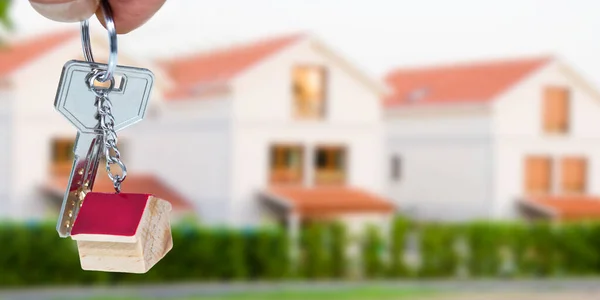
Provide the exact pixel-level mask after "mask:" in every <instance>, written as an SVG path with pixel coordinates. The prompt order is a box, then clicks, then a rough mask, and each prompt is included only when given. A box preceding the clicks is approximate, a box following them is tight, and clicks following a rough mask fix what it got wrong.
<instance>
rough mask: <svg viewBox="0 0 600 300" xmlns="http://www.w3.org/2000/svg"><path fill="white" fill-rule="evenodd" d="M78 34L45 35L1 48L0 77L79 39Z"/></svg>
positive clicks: (73, 32) (59, 33) (67, 32)
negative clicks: (70, 40) (69, 41)
mask: <svg viewBox="0 0 600 300" xmlns="http://www.w3.org/2000/svg"><path fill="white" fill-rule="evenodd" d="M78 34H79V32H78V31H65V32H58V33H45V34H43V35H40V36H36V37H30V38H28V39H26V40H23V41H17V42H14V43H12V44H8V45H4V46H2V47H0V77H3V76H6V75H8V74H10V73H12V72H13V71H15V70H17V69H18V68H19V67H21V66H22V65H23V64H25V63H27V62H29V61H31V60H33V59H36V58H38V57H39V56H41V55H42V54H44V53H46V52H48V51H50V50H52V49H54V48H55V47H57V46H59V45H61V44H62V43H64V42H66V41H68V40H69V39H71V38H74V37H77V36H78Z"/></svg>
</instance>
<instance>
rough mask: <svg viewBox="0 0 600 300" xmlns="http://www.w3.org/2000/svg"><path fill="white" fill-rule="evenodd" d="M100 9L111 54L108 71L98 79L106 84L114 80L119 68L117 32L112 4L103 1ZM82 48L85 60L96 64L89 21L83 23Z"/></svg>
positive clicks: (106, 0) (105, 0)
mask: <svg viewBox="0 0 600 300" xmlns="http://www.w3.org/2000/svg"><path fill="white" fill-rule="evenodd" d="M100 7H101V8H102V14H103V15H104V23H105V25H106V30H107V31H108V41H109V48H110V49H109V50H110V53H109V56H108V64H107V67H106V71H105V72H102V73H103V74H101V76H99V77H98V80H99V81H100V82H106V81H107V80H109V79H112V78H113V75H114V72H115V68H116V67H117V52H118V51H117V30H116V28H115V22H114V20H113V14H112V9H111V8H110V4H108V0H101V1H100ZM81 46H82V48H83V57H84V58H85V60H87V61H88V62H93V63H94V62H95V61H94V55H93V54H92V44H91V41H90V23H89V19H88V20H83V21H81Z"/></svg>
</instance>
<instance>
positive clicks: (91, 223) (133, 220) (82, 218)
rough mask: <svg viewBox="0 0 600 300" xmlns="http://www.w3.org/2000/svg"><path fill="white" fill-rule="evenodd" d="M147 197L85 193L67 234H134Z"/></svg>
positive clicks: (144, 195)
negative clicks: (71, 227)
mask: <svg viewBox="0 0 600 300" xmlns="http://www.w3.org/2000/svg"><path fill="white" fill-rule="evenodd" d="M150 197H151V195H149V194H126V193H120V194H115V193H114V192H113V193H96V192H91V193H88V194H87V195H86V197H85V200H84V201H83V205H82V206H81V208H80V209H79V214H78V215H77V218H76V219H75V223H74V224H73V229H72V230H71V235H78V234H99V235H115V236H134V235H135V233H136V232H137V229H138V226H139V223H140V221H141V219H142V215H143V214H144V210H145V209H146V205H147V204H148V200H149V199H150Z"/></svg>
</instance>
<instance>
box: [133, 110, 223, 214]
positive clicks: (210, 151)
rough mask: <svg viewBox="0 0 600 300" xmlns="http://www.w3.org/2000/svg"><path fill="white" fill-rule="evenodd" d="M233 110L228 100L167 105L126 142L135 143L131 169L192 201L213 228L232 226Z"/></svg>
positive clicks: (135, 130) (138, 127)
mask: <svg viewBox="0 0 600 300" xmlns="http://www.w3.org/2000/svg"><path fill="white" fill-rule="evenodd" d="M230 111H231V101H230V99H212V100H194V99H191V100H189V101H185V102H178V103H168V102H167V103H165V107H164V110H163V111H162V112H163V113H161V114H160V115H158V116H156V117H149V118H148V119H147V120H145V121H144V122H143V123H140V124H138V125H136V128H135V129H133V130H131V131H130V132H129V133H128V134H127V135H124V137H123V138H124V139H128V138H129V137H130V138H129V139H130V141H131V145H130V147H131V148H130V149H128V151H127V155H128V161H129V165H130V166H131V167H130V168H131V170H136V171H138V172H149V173H152V174H155V175H156V176H158V177H159V178H160V179H161V180H163V181H164V182H166V183H167V184H169V185H170V186H172V187H173V188H174V189H175V190H176V191H178V192H180V193H182V195H183V196H184V197H186V198H187V199H188V200H190V201H192V202H193V205H194V206H195V209H196V212H197V213H198V215H199V216H200V219H201V222H203V223H206V224H211V225H217V224H226V223H228V216H229V211H230V197H231V193H230V190H231V147H232V143H231V123H230V118H229V112H230ZM130 153H131V154H130ZM132 172H133V171H132ZM166 200H168V199H166Z"/></svg>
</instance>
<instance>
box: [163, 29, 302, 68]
mask: <svg viewBox="0 0 600 300" xmlns="http://www.w3.org/2000/svg"><path fill="white" fill-rule="evenodd" d="M305 36H308V33H305V32H295V33H288V34H280V35H277V36H261V37H258V38H254V39H246V40H239V41H233V42H231V43H228V44H221V45H217V46H214V47H210V48H209V47H207V48H200V49H197V50H195V51H192V52H190V53H185V54H181V55H178V56H176V57H175V58H165V59H162V58H161V57H157V58H155V61H157V62H158V63H159V64H162V63H171V62H177V61H180V60H188V59H194V58H198V57H205V56H209V55H211V54H215V53H223V52H228V51H229V50H235V49H244V48H252V47H256V46H260V45H264V44H269V43H274V42H277V41H284V40H287V39H289V40H290V41H291V40H295V39H300V38H302V37H305Z"/></svg>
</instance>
